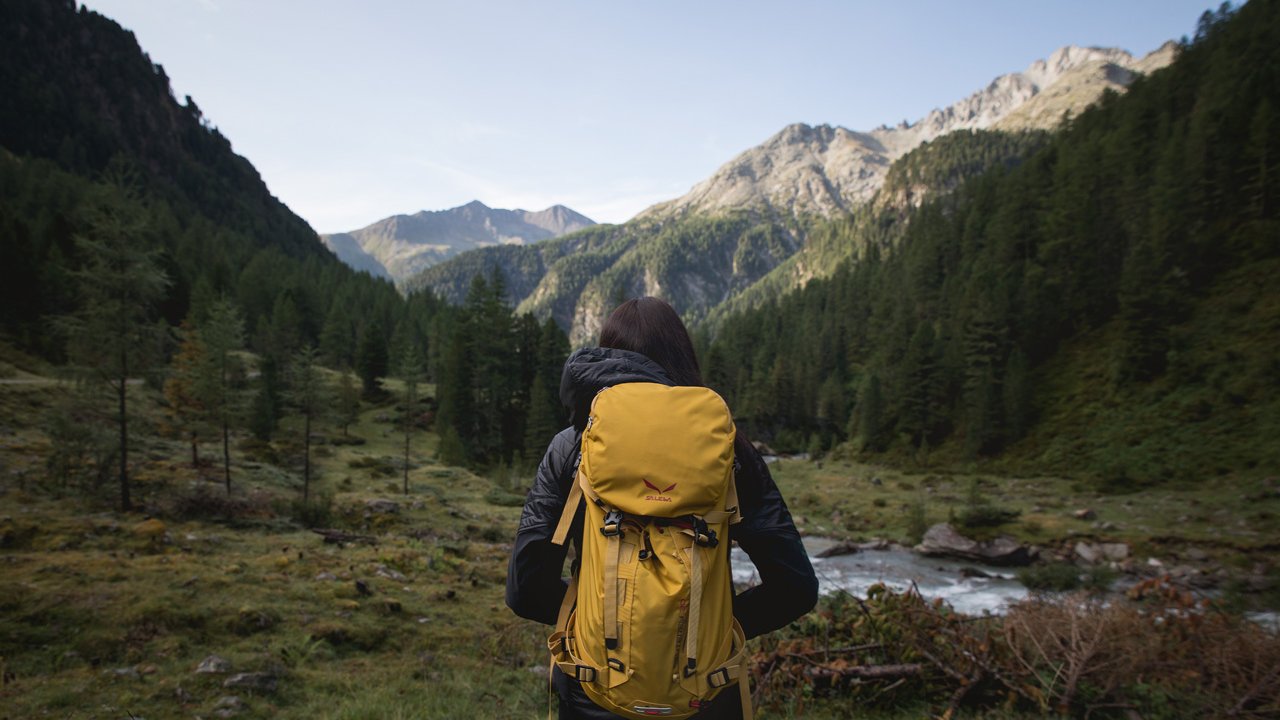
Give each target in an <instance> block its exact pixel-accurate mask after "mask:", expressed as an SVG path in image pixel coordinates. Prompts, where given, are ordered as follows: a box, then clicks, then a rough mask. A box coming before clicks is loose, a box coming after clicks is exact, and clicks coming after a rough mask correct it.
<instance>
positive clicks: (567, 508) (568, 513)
mask: <svg viewBox="0 0 1280 720" xmlns="http://www.w3.org/2000/svg"><path fill="white" fill-rule="evenodd" d="M581 464H582V453H581V452H579V453H577V459H575V460H574V461H573V466H572V470H573V477H572V479H571V480H570V481H569V496H568V497H566V498H565V501H564V510H563V511H562V512H561V513H560V522H559V523H557V524H556V531H555V533H553V534H552V535H551V542H553V543H555V544H556V545H563V544H564V543H565V539H566V538H568V537H569V528H570V526H572V525H573V517H574V516H575V515H577V514H578V507H579V506H580V505H582V479H581V478H580V477H579V473H578V466H579V465H581Z"/></svg>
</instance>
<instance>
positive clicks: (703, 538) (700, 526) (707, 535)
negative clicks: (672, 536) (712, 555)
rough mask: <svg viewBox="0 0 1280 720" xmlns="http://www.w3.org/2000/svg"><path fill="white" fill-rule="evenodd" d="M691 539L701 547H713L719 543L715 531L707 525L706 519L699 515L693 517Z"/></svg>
mask: <svg viewBox="0 0 1280 720" xmlns="http://www.w3.org/2000/svg"><path fill="white" fill-rule="evenodd" d="M693 541H694V542H695V543H697V544H698V545H700V546H702V547H708V548H713V547H715V546H717V545H719V544H720V539H719V538H717V537H716V531H715V530H712V529H711V528H709V527H707V521H706V520H703V519H702V518H700V517H696V516H695V517H694V518H693Z"/></svg>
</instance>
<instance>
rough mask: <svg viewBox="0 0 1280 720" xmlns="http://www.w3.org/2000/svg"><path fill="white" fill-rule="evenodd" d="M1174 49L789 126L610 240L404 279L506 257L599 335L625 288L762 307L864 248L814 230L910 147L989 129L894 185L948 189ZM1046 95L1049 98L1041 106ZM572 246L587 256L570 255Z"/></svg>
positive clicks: (576, 337) (1060, 57) (554, 308)
mask: <svg viewBox="0 0 1280 720" xmlns="http://www.w3.org/2000/svg"><path fill="white" fill-rule="evenodd" d="M1173 54H1174V53H1173V46H1172V45H1170V44H1166V45H1165V46H1164V47H1162V48H1161V49H1159V50H1157V51H1155V52H1153V53H1151V54H1149V55H1147V56H1145V57H1143V58H1141V59H1135V58H1134V57H1133V56H1132V55H1130V54H1129V53H1127V52H1125V51H1123V50H1115V49H1104V48H1078V47H1065V48H1062V49H1060V50H1058V51H1056V52H1054V53H1053V54H1052V55H1050V56H1049V58H1048V59H1046V60H1039V61H1037V62H1035V63H1033V64H1032V65H1031V66H1030V67H1028V68H1027V69H1026V70H1024V71H1023V72H1020V73H1012V74H1009V75H1004V76H1001V77H999V78H997V79H995V80H994V81H993V82H991V83H990V84H989V85H988V86H987V87H986V88H984V89H982V90H980V91H978V92H976V93H974V94H972V95H970V96H969V97H967V98H965V99H963V100H961V101H960V102H957V103H955V104H953V105H950V106H948V107H946V108H943V109H938V110H934V111H933V112H931V113H929V114H928V115H927V116H926V117H924V118H922V119H920V120H918V121H917V122H915V123H909V124H908V123H902V124H900V125H898V126H896V127H883V126H882V127H880V128H876V129H873V130H869V131H866V132H857V131H853V130H849V129H846V128H842V127H832V126H829V125H819V126H816V127H815V126H809V125H804V124H794V125H789V126H787V127H786V128H783V129H782V130H781V131H780V132H779V133H777V134H776V135H774V136H773V137H771V138H769V139H768V140H767V141H765V142H764V143H763V144H761V145H759V146H757V147H754V148H751V149H750V150H747V151H746V152H744V153H742V154H741V155H739V156H738V157H736V158H734V159H733V160H731V161H730V162H728V163H726V164H725V165H724V166H723V167H721V168H720V169H719V170H718V171H717V172H716V173H715V174H714V175H712V176H711V177H710V178H708V179H707V180H705V181H703V182H701V183H699V184H698V185H696V186H695V187H694V188H693V189H692V190H691V191H690V192H689V193H687V194H686V195H684V196H683V197H680V198H677V199H675V200H671V201H668V202H664V203H659V204H657V205H654V206H652V207H650V208H649V209H647V210H645V211H644V212H642V213H640V214H639V215H638V216H637V217H636V218H634V219H633V220H631V221H630V222H628V223H627V224H625V225H624V226H621V229H618V230H611V231H608V232H609V235H610V237H611V238H612V239H611V241H610V242H600V241H599V238H596V237H595V236H592V237H593V238H594V239H592V240H590V241H583V240H580V239H578V238H576V236H575V235H574V234H570V235H568V236H566V237H564V238H560V239H558V240H554V241H551V243H550V244H548V243H543V244H541V245H539V246H538V249H537V251H534V252H531V251H530V250H529V249H528V248H512V247H490V248H484V249H481V250H479V251H474V252H471V253H463V254H462V255H460V256H459V257H457V258H454V259H452V260H450V261H447V262H444V263H442V264H439V265H436V266H434V267H432V268H429V269H428V270H426V271H425V272H423V273H420V274H419V275H417V276H415V277H413V278H411V279H410V280H408V281H406V282H405V283H404V287H405V288H406V289H408V290H410V291H412V290H414V289H420V288H426V287H430V288H432V289H434V290H435V291H436V292H438V293H440V294H442V295H443V296H444V297H446V298H447V299H450V300H452V301H460V300H461V299H462V297H463V296H464V295H465V294H466V292H467V287H468V286H469V284H470V278H471V276H472V275H473V274H475V273H476V272H485V273H488V272H492V271H493V270H494V269H497V270H499V271H501V272H502V273H503V274H504V275H505V276H506V277H507V279H508V283H509V284H508V287H507V290H508V293H509V298H510V300H511V302H512V303H513V304H515V305H517V306H518V307H519V308H520V309H521V310H529V311H532V312H534V313H535V314H539V315H545V314H548V313H549V314H551V315H552V316H553V317H555V319H556V321H557V322H559V323H560V324H561V325H562V326H563V327H566V328H568V329H569V331H570V337H571V338H572V340H573V341H574V342H586V341H589V340H590V339H591V337H592V336H593V334H594V332H595V331H596V330H597V329H598V327H599V323H600V321H601V320H602V317H603V314H604V313H605V312H606V311H607V309H608V307H609V305H610V303H612V302H613V301H614V300H615V299H616V298H618V297H627V296H633V295H639V294H652V295H660V296H662V297H665V298H666V299H667V300H669V301H670V302H672V304H673V305H675V307H676V308H677V309H678V310H680V311H681V312H682V313H683V314H684V315H685V317H686V319H687V320H689V321H691V322H694V323H699V322H702V321H703V320H706V319H712V320H713V321H718V318H720V317H723V316H724V315H725V314H727V313H728V312H730V311H732V310H735V309H741V308H745V307H754V306H756V305H758V304H760V303H762V302H767V301H768V300H770V299H773V298H777V297H779V296H781V295H782V294H785V293H786V292H789V291H790V290H792V289H794V288H795V287H797V286H799V285H801V284H803V283H804V282H807V281H808V280H809V279H811V278H814V277H823V276H825V275H826V274H827V273H829V272H830V271H831V268H833V267H834V266H835V264H836V263H837V262H839V260H841V259H843V258H845V257H848V256H849V255H850V254H851V253H853V252H855V251H856V247H855V246H853V245H850V244H848V243H844V242H843V241H839V242H824V241H822V238H823V237H828V238H831V237H837V236H838V237H840V238H843V237H845V236H844V235H843V234H840V233H837V234H835V235H832V234H831V233H820V234H819V235H820V237H817V238H815V237H814V235H813V233H812V232H811V231H812V229H813V228H814V227H818V226H821V225H822V223H823V221H824V220H827V219H831V218H839V217H847V216H849V215H850V214H855V213H858V212H861V211H862V210H864V209H865V208H867V207H868V206H869V203H870V201H871V199H872V198H873V197H874V196H875V194H876V193H877V191H878V190H879V189H880V188H881V186H882V185H883V184H884V183H885V180H886V178H887V177H888V176H889V174H890V168H891V167H893V166H894V165H895V163H896V162H899V161H902V160H903V159H904V158H906V157H907V155H908V154H909V153H911V152H912V151H913V150H915V149H918V148H923V147H926V146H927V145H928V144H930V143H937V142H940V141H941V140H942V139H944V138H947V137H950V136H955V135H958V134H959V131H970V132H980V133H981V134H980V135H975V136H968V137H965V138H961V140H960V142H958V143H956V145H959V146H968V148H967V149H965V148H962V151H961V152H959V153H958V154H959V155H960V156H962V158H961V159H962V160H963V162H955V159H954V158H952V159H949V160H946V162H949V163H953V162H954V164H952V165H947V168H949V169H948V170H947V171H946V172H945V173H941V174H939V172H940V171H935V172H929V171H928V170H927V169H917V171H916V172H915V173H914V174H913V175H912V176H911V177H912V178H915V180H913V181H912V182H913V184H912V185H911V186H910V187H909V188H906V187H905V186H904V187H902V188H898V189H896V190H895V192H899V191H901V192H902V193H905V194H903V197H906V198H907V201H908V202H910V203H912V204H918V203H919V202H921V201H922V200H923V199H924V197H925V196H926V195H927V194H928V192H929V191H930V189H931V188H934V187H936V188H937V189H939V190H942V191H946V190H947V189H949V188H951V187H954V186H955V185H956V184H957V183H958V182H959V181H960V180H962V179H963V178H964V177H967V176H968V175H972V174H975V173H978V172H981V171H983V170H985V169H987V168H988V167H991V166H994V165H996V164H1001V165H1006V166H1007V165H1009V164H1011V163H1014V162H1016V161H1017V159H1018V157H1020V156H1021V154H1022V153H1024V152H1026V151H1028V150H1029V149H1031V148H1032V147H1034V146H1035V144H1036V141H1035V140H1034V138H1022V139H1018V136H1020V135H1024V134H1025V128H1031V127H1043V128H1052V127H1056V126H1057V125H1058V123H1059V122H1060V121H1061V119H1062V116H1063V114H1064V113H1067V114H1070V115H1075V114H1078V113H1079V112H1080V111H1082V110H1083V109H1084V108H1085V107H1087V106H1088V104H1089V103H1092V102H1094V101H1096V100H1097V98H1099V97H1101V96H1102V94H1103V93H1104V91H1105V90H1106V89H1108V88H1111V89H1119V90H1123V88H1124V87H1126V86H1127V84H1128V83H1129V82H1132V81H1133V80H1134V79H1135V78H1137V77H1139V76H1140V75H1141V74H1143V73H1146V72H1150V71H1152V70H1154V69H1157V68H1159V67H1163V66H1164V65H1167V64H1168V63H1169V61H1170V60H1171V59H1172V57H1173ZM1064 83H1065V84H1064ZM1067 88H1070V91H1066V89H1067ZM1058 90H1060V91H1058ZM1041 96H1044V97H1046V100H1044V101H1041V102H1040V103H1039V104H1038V105H1032V103H1033V102H1035V101H1036V99H1037V98H1039V97H1041ZM1027 106H1031V107H1032V108H1033V109H1034V108H1035V107H1041V108H1042V109H1041V110H1039V111H1035V112H1031V111H1028V112H1027V113H1026V116H1025V118H1024V119H1021V120H1018V121H1017V122H1016V126H1015V127H1011V128H1010V129H1009V130H1010V132H1012V131H1013V130H1017V131H1018V132H1017V133H1014V134H1013V135H1011V136H1010V137H1011V138H1012V139H1008V140H1000V139H998V138H997V136H998V135H1008V134H1009V133H999V132H996V131H994V130H987V131H982V129H983V128H993V127H995V126H997V125H998V124H999V123H1000V122H1001V121H1003V120H1005V119H1006V118H1010V117H1012V116H1014V114H1015V113H1017V112H1018V111H1019V110H1020V109H1021V108H1023V107H1027ZM1011 124H1013V123H1012V122H1011ZM941 149H943V150H945V149H946V148H945V147H943V148H941ZM926 155H927V156H928V157H929V158H931V159H930V160H929V161H928V163H933V162H934V160H933V159H932V158H935V157H942V156H948V155H949V153H945V152H934V151H929V152H928V153H926ZM928 163H926V164H928ZM934 176H936V177H934ZM922 177H926V178H933V179H935V180H936V181H937V183H936V184H930V182H927V181H924V180H920V178H922ZM908 190H909V192H907V191H908ZM587 248H589V249H587ZM577 252H586V253H589V254H588V255H587V256H585V257H581V258H572V256H573V255H574V254H575V253H577ZM587 268H589V270H590V271H589V272H587V270H586V269H587Z"/></svg>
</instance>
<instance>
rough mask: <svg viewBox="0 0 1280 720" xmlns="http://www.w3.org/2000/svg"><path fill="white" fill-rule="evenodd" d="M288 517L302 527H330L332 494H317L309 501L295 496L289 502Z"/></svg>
mask: <svg viewBox="0 0 1280 720" xmlns="http://www.w3.org/2000/svg"><path fill="white" fill-rule="evenodd" d="M289 517H291V518H293V520H294V522H296V523H298V524H299V525H302V526H303V527H321V528H323V527H332V526H333V517H334V515H333V496H332V495H329V494H327V493H324V494H317V495H316V496H314V497H313V498H312V499H311V500H310V501H309V502H304V501H303V500H302V498H297V499H295V500H294V501H293V502H291V503H290V504H289Z"/></svg>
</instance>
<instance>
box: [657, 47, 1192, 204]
mask: <svg viewBox="0 0 1280 720" xmlns="http://www.w3.org/2000/svg"><path fill="white" fill-rule="evenodd" d="M1172 59H1173V51H1172V45H1171V44H1166V45H1165V46H1163V47H1161V48H1160V49H1158V50H1156V51H1155V52H1152V53H1150V54H1149V55H1147V56H1145V57H1143V58H1140V59H1139V58H1134V57H1133V56H1132V55H1130V54H1129V53H1127V52H1125V51H1123V50H1117V49H1114V48H1080V47H1075V46H1068V47H1064V48H1060V49H1059V50H1057V51H1056V52H1054V53H1053V54H1052V55H1050V56H1049V58H1048V59H1047V60H1038V61H1036V62H1035V63H1032V64H1031V66H1030V67H1028V68H1027V69H1026V70H1024V71H1022V72H1019V73H1010V74H1008V75H1002V76H1000V77H998V78H996V79H995V80H994V81H992V82H991V84H990V85H988V86H987V87H985V88H983V89H982V90H980V91H978V92H976V93H974V94H972V95H970V96H969V97H967V98H965V99H963V100H961V101H959V102H957V103H955V104H953V105H950V106H948V107H946V108H942V109H938V110H934V111H932V112H930V113H929V114H928V115H927V116H925V117H924V118H922V119H920V120H919V121H917V122H914V123H911V124H905V123H904V124H900V125H898V126H896V127H885V126H882V127H879V128H876V129H874V130H870V131H867V132H855V131H853V130H848V129H845V128H842V127H831V126H828V125H819V126H816V127H810V126H808V125H803V124H795V125H789V126H787V127H786V128H784V129H783V130H782V131H781V132H779V133H778V134H776V135H774V136H773V137H771V138H769V139H768V140H766V141H765V142H764V143H762V144H761V145H758V146H756V147H754V148H751V149H749V150H747V151H746V152H744V153H742V154H741V155H739V156H738V157H736V158H734V159H733V160H731V161H729V162H728V163H726V164H725V165H723V166H722V167H721V168H720V169H719V170H717V171H716V172H715V174H713V175H712V176H711V177H709V178H707V179H706V180H704V181H702V182H700V183H698V184H697V185H695V186H694V187H693V189H692V190H690V191H689V192H688V193H687V194H686V195H684V196H683V197H680V198H677V199H675V200H671V201H668V202H665V203H659V204H657V205H654V206H653V207H651V208H649V209H647V210H645V211H644V212H643V213H641V216H642V217H652V218H662V217H672V216H679V215H684V214H688V213H704V214H707V213H709V214H714V213H716V212H720V211H724V210H729V209H743V208H753V207H761V208H766V209H767V210H768V211H769V212H772V213H775V214H778V215H784V216H785V215H803V214H807V213H816V214H818V215H822V216H825V217H831V216H833V215H835V214H839V213H842V212H847V211H848V210H850V209H851V208H853V207H857V206H858V205H861V204H862V203H865V202H866V201H867V200H869V199H870V198H871V196H872V195H873V194H874V193H875V191H876V190H877V189H879V187H880V185H881V184H882V183H883V181H884V177H885V174H886V173H887V172H888V169H889V166H890V165H891V164H892V163H893V161H894V160H896V159H897V158H899V157H902V156H903V155H905V154H906V153H907V152H909V151H910V150H912V149H913V148H915V147H918V146H919V145H920V144H921V143H924V142H928V141H929V140H932V139H934V138H937V137H940V136H942V135H946V134H947V133H951V132H955V131H957V130H983V129H987V128H992V127H995V128H999V129H1009V130H1026V129H1044V130H1047V129H1052V128H1053V127H1055V126H1056V125H1057V124H1058V122H1059V121H1061V119H1062V114H1063V112H1067V113H1078V112H1079V111H1080V110H1082V109H1084V108H1085V107H1087V106H1088V105H1090V104H1092V103H1093V102H1095V101H1096V100H1097V99H1098V97H1099V96H1101V94H1102V92H1103V91H1104V90H1105V89H1107V88H1112V89H1117V88H1123V87H1125V86H1127V85H1128V84H1129V82H1132V80H1133V78H1134V77H1136V76H1138V75H1140V74H1143V73H1149V72H1151V71H1153V70H1156V69H1158V68H1160V67H1163V66H1164V65H1167V64H1168V63H1169V62H1170V61H1171V60H1172ZM1042 97H1044V98H1045V99H1043V100H1041V98H1042ZM1027 105H1032V108H1031V109H1029V110H1027V111H1025V112H1020V111H1022V110H1023V108H1024V106H1027ZM1015 115H1016V117H1017V119H1016V120H1014V121H1010V122H1008V123H1007V124H1006V125H1002V123H1004V122H1005V120H1006V118H1009V117H1010V116H1015Z"/></svg>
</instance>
